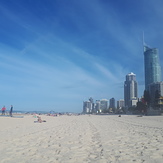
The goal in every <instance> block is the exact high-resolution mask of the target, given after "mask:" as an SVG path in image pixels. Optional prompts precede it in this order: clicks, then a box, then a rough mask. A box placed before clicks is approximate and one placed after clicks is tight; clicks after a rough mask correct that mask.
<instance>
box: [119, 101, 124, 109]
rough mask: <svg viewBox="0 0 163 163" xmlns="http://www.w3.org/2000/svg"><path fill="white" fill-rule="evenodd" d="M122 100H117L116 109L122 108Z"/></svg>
mask: <svg viewBox="0 0 163 163" xmlns="http://www.w3.org/2000/svg"><path fill="white" fill-rule="evenodd" d="M124 106H125V105H124V100H118V101H117V109H119V108H122V107H124Z"/></svg>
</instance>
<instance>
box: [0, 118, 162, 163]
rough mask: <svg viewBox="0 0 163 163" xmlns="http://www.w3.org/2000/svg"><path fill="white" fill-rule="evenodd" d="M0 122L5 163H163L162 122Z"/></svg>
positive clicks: (1, 155)
mask: <svg viewBox="0 0 163 163" xmlns="http://www.w3.org/2000/svg"><path fill="white" fill-rule="evenodd" d="M41 118H42V119H45V120H46V122H43V123H34V121H36V120H37V119H36V118H34V117H33V116H32V115H25V116H24V118H13V117H0V124H1V125H0V162H1V163H85V162H86V163H116V162H119V163H126V162H129V163H130V162H135V163H139V162H140V163H142V162H145V163H162V161H163V116H143V117H138V116H136V115H122V117H118V115H91V116H88V115H80V116H66V115H63V116H59V117H52V116H45V115H41Z"/></svg>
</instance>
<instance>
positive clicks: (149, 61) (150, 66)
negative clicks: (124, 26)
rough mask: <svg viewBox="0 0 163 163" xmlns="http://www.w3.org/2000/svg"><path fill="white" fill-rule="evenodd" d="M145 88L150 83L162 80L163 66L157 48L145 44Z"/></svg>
mask: <svg viewBox="0 0 163 163" xmlns="http://www.w3.org/2000/svg"><path fill="white" fill-rule="evenodd" d="M144 69H145V89H146V90H149V88H148V87H149V84H151V83H155V82H160V81H161V66H160V60H159V53H158V49H157V48H149V47H148V46H144Z"/></svg>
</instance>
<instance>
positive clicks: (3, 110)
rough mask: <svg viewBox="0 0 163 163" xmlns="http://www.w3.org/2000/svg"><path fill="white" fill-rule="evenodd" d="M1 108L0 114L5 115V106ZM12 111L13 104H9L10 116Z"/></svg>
mask: <svg viewBox="0 0 163 163" xmlns="http://www.w3.org/2000/svg"><path fill="white" fill-rule="evenodd" d="M1 110H2V115H5V113H6V107H5V106H3V108H2V109H1ZM12 112H13V105H11V108H10V112H9V113H10V116H11V117H12Z"/></svg>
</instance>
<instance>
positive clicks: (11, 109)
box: [10, 105, 13, 117]
mask: <svg viewBox="0 0 163 163" xmlns="http://www.w3.org/2000/svg"><path fill="white" fill-rule="evenodd" d="M12 111H13V106H12V105H11V108H10V116H11V117H12Z"/></svg>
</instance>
